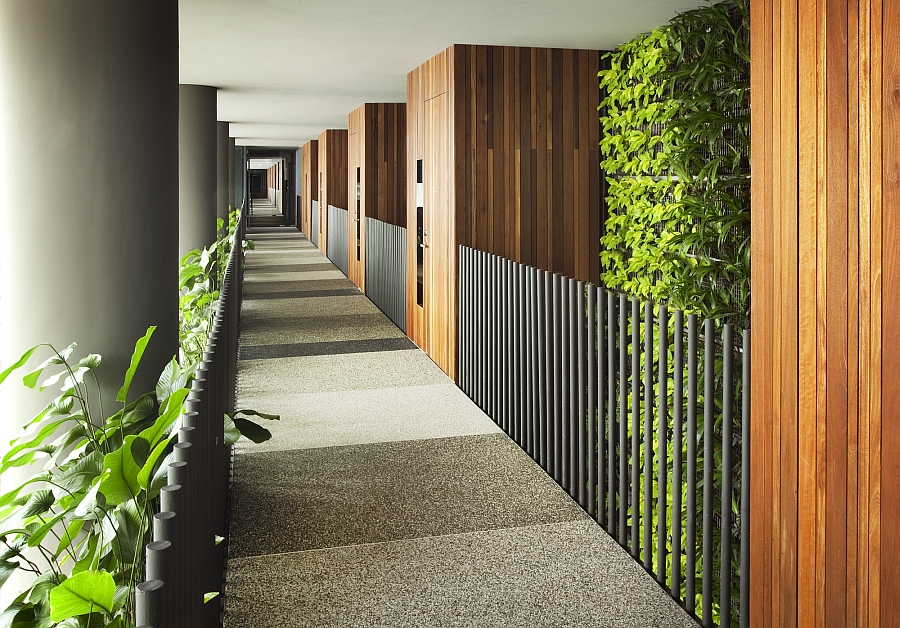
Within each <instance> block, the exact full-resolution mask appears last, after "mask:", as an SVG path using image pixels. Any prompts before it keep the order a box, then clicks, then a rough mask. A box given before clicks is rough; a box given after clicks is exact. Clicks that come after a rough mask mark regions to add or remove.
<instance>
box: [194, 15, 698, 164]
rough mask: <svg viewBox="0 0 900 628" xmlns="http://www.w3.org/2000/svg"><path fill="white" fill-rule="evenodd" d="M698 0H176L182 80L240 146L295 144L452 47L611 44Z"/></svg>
mask: <svg viewBox="0 0 900 628" xmlns="http://www.w3.org/2000/svg"><path fill="white" fill-rule="evenodd" d="M699 4H702V0H453V1H442V2H440V1H436V0H389V1H385V0H375V1H373V0H180V1H179V12H180V43H181V48H180V54H181V63H180V66H181V68H180V69H181V72H180V74H181V82H182V83H194V84H199V85H212V86H215V87H218V88H219V116H218V117H219V120H223V121H228V122H230V123H231V125H230V129H231V136H232V137H234V138H236V142H237V144H242V145H250V146H283V147H291V146H300V145H302V144H303V143H304V142H306V141H308V140H310V139H314V138H316V137H317V136H318V134H319V133H320V132H321V131H323V130H325V129H329V128H334V129H343V128H347V114H348V113H350V112H351V111H353V110H354V109H355V108H356V107H358V106H359V105H361V104H363V103H366V102H405V101H406V74H407V73H408V72H409V71H410V70H412V69H414V68H415V67H417V66H418V65H420V64H421V63H422V62H424V61H425V60H427V59H429V58H430V57H432V56H433V55H435V54H436V53H438V52H440V51H441V50H443V49H444V48H446V47H447V46H449V45H451V44H454V43H466V44H493V45H509V46H538V47H558V48H587V49H599V50H608V49H610V48H614V47H615V46H617V45H618V44H620V43H622V42H624V41H627V40H628V39H630V38H632V37H633V36H634V35H636V34H638V33H641V32H646V31H648V30H651V29H652V28H654V27H656V26H658V25H660V24H663V23H665V22H667V21H668V20H669V19H671V18H672V17H673V16H674V15H675V13H676V12H677V11H684V10H687V9H691V8H694V7H696V6H698V5H699Z"/></svg>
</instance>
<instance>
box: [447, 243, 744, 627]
mask: <svg viewBox="0 0 900 628" xmlns="http://www.w3.org/2000/svg"><path fill="white" fill-rule="evenodd" d="M459 277H460V282H459V385H460V388H462V389H463V391H465V392H466V393H467V394H468V395H469V397H470V398H472V400H473V401H475V403H476V404H477V405H478V406H479V407H480V408H482V409H483V410H484V411H485V412H486V413H487V414H488V415H489V416H490V417H491V418H492V419H494V420H495V421H496V422H497V424H498V425H499V426H500V427H501V428H502V429H503V430H504V431H506V433H507V434H509V435H510V437H512V438H513V439H514V440H515V441H516V443H518V444H519V446H520V447H522V449H524V450H525V451H526V452H527V453H528V454H529V455H530V456H531V457H532V458H533V459H534V460H535V461H536V462H537V463H538V464H540V465H541V466H542V467H543V468H544V470H546V471H547V473H548V474H550V475H551V476H552V477H553V478H554V479H555V480H556V481H557V482H558V483H559V484H560V485H561V486H562V487H563V488H564V489H565V490H566V491H568V493H569V494H570V495H571V496H572V498H573V499H575V500H576V501H577V502H578V503H579V504H580V505H581V506H582V508H584V509H585V511H587V512H588V514H590V516H591V517H593V518H594V519H595V520H596V521H597V522H598V523H599V524H600V525H601V526H603V527H604V528H605V529H606V530H607V531H608V532H609V534H610V536H612V537H613V538H614V539H616V540H617V541H618V542H619V544H620V545H622V547H624V548H625V549H626V550H627V551H628V552H629V553H630V554H631V555H632V556H633V557H634V559H635V560H637V561H638V562H640V563H641V564H642V565H643V566H644V568H645V569H646V570H647V571H649V572H650V573H651V574H652V575H653V576H654V577H655V579H656V580H657V582H659V584H660V585H662V586H663V587H664V588H665V589H666V590H667V591H668V592H669V593H670V594H671V595H672V597H674V598H675V599H676V600H678V601H679V603H681V604H682V606H683V607H684V608H685V609H686V610H687V611H688V612H689V613H691V614H692V615H693V616H694V617H695V618H697V619H698V620H699V621H700V622H701V623H702V625H703V626H710V627H711V626H717V625H724V626H729V627H731V626H740V627H742V628H743V627H745V626H749V608H748V605H749V542H750V534H749V514H748V513H749V490H750V489H749V479H750V477H749V461H750V459H749V453H750V451H749V438H750V431H749V430H750V417H749V410H750V406H749V375H750V371H749V368H750V360H749V337H750V336H749V332H747V331H744V332H741V331H740V330H737V329H735V328H734V327H733V326H731V325H721V324H719V323H718V322H716V321H713V320H705V321H702V323H701V321H699V320H698V318H697V316H696V315H694V314H685V313H684V312H680V311H675V312H669V311H668V309H667V308H666V306H665V305H657V306H655V305H654V304H652V303H641V302H639V301H638V300H637V299H633V298H628V297H626V296H625V295H624V294H619V293H615V292H613V291H610V290H606V289H605V288H603V287H597V286H593V285H591V284H590V283H586V282H582V281H576V280H574V279H569V278H566V277H563V276H560V275H558V274H552V273H549V272H546V271H543V270H539V269H536V268H532V267H528V266H523V265H521V264H517V263H515V262H512V261H510V260H507V259H503V258H501V257H497V256H495V255H490V254H487V253H483V252H480V251H475V250H473V249H470V248H467V247H460V268H459ZM701 383H702V384H701ZM661 418H662V420H661ZM698 472H702V476H700V477H698ZM723 617H724V618H725V621H722V618H723Z"/></svg>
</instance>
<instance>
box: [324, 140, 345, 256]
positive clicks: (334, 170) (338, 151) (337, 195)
mask: <svg viewBox="0 0 900 628" xmlns="http://www.w3.org/2000/svg"><path fill="white" fill-rule="evenodd" d="M348 148H349V136H348V134H347V131H346V130H345V129H328V130H327V131H322V132H321V133H320V134H319V249H321V250H322V252H323V253H326V254H327V253H328V206H329V205H333V206H335V207H340V208H341V209H347V150H348Z"/></svg>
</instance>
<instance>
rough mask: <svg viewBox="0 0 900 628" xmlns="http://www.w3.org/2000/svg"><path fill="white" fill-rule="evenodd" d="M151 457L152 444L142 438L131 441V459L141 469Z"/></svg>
mask: <svg viewBox="0 0 900 628" xmlns="http://www.w3.org/2000/svg"><path fill="white" fill-rule="evenodd" d="M148 455H150V443H148V442H147V441H146V440H145V439H143V438H141V437H140V436H138V437H136V438H135V439H134V440H132V441H131V458H132V460H134V462H135V464H137V466H139V467H143V466H144V464H145V463H146V462H147V456H148Z"/></svg>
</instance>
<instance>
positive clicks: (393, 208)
mask: <svg viewBox="0 0 900 628" xmlns="http://www.w3.org/2000/svg"><path fill="white" fill-rule="evenodd" d="M348 133H349V153H348V155H349V157H348V159H349V164H348V169H347V175H348V180H347V184H348V186H347V198H348V200H349V204H350V206H351V207H349V208H348V209H349V211H350V215H349V220H348V221H347V222H348V229H349V233H348V240H347V242H348V243H349V244H350V247H349V248H350V256H349V270H350V279H351V280H353V282H354V283H356V285H357V286H359V287H360V289H361V290H365V275H366V273H365V259H366V257H365V229H366V225H365V218H366V217H367V216H368V217H371V218H375V219H376V220H381V221H382V222H387V223H390V224H392V225H398V226H400V227H405V226H406V211H407V208H406V174H407V173H406V104H405V103H366V104H364V105H361V106H360V107H358V108H357V109H355V110H354V111H352V112H351V113H350V115H349V117H348ZM357 169H359V179H360V181H359V183H360V199H359V205H360V207H359V220H358V221H357V218H356V182H357V181H356V179H357ZM357 224H359V233H358V234H357ZM357 235H359V247H360V251H359V253H360V254H359V259H358V260H357V255H356V250H355V247H356V242H357Z"/></svg>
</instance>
